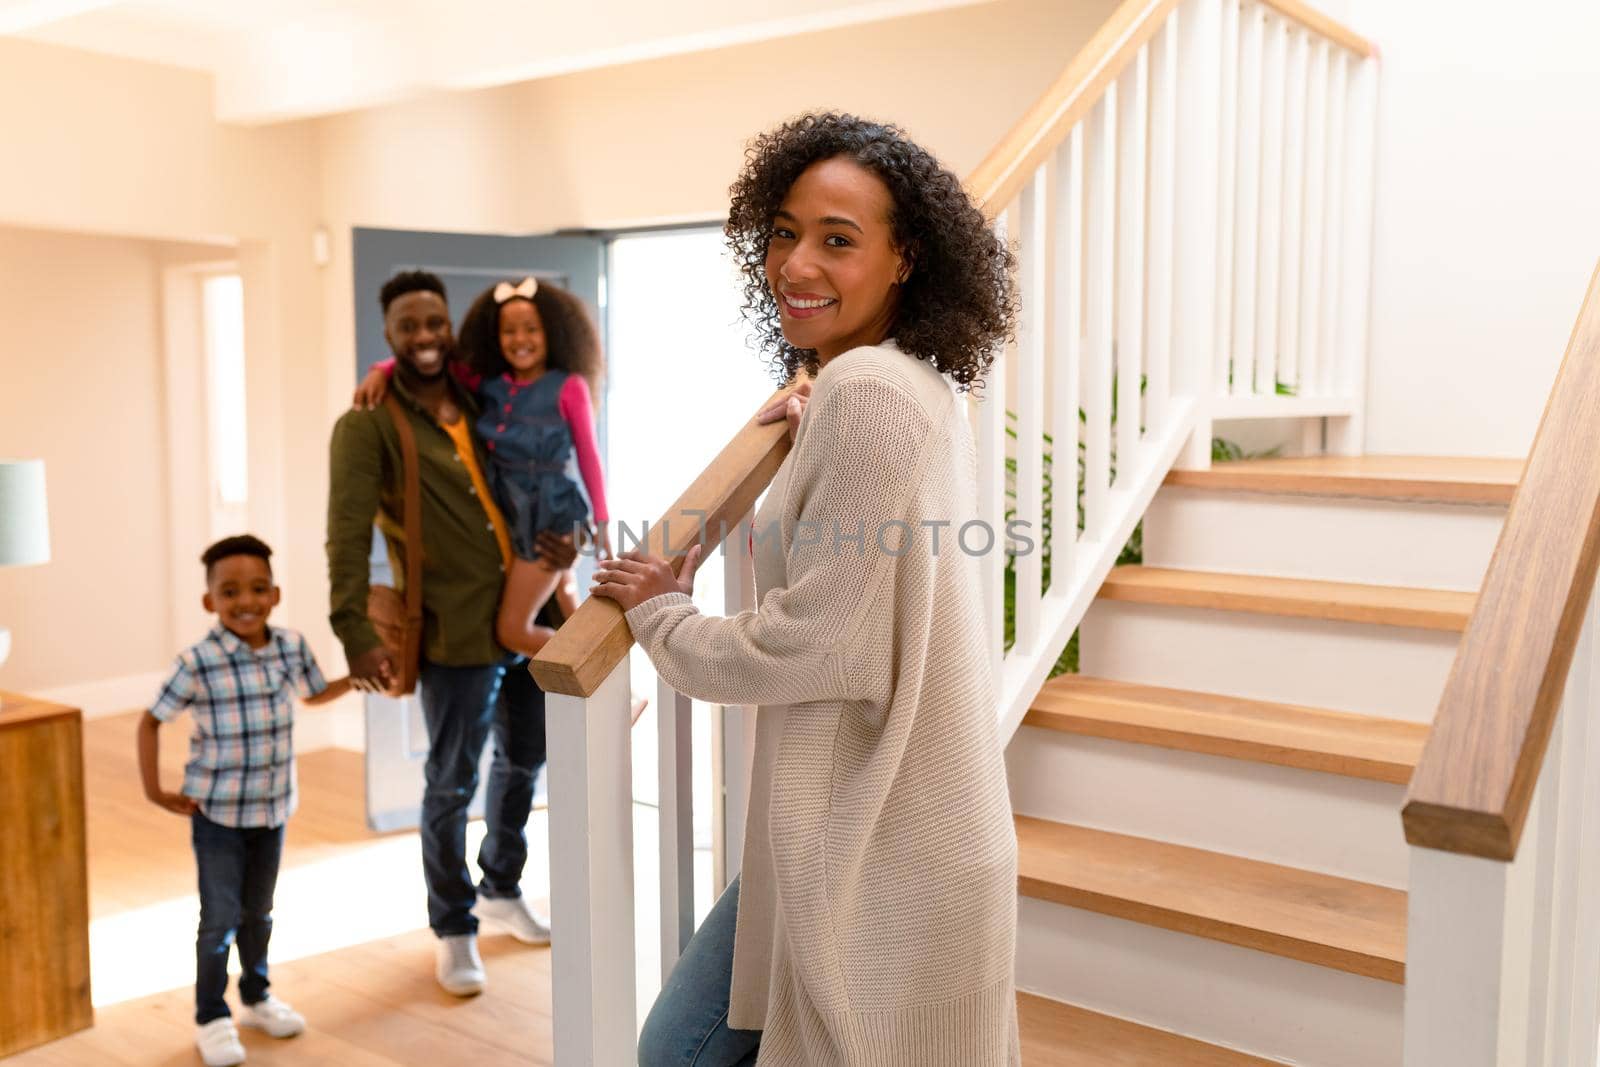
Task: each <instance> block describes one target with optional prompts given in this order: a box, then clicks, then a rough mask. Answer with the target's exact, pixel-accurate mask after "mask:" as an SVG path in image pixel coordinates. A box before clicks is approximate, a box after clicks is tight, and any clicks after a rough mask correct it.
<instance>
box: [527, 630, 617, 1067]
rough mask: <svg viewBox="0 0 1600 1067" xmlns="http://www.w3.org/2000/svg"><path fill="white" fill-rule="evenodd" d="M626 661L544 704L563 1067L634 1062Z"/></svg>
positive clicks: (554, 972)
mask: <svg viewBox="0 0 1600 1067" xmlns="http://www.w3.org/2000/svg"><path fill="white" fill-rule="evenodd" d="M629 703H630V690H629V685H628V660H627V658H626V657H624V658H623V660H622V662H621V663H619V664H617V666H616V667H615V668H614V669H613V670H612V672H611V674H610V675H608V676H607V677H606V680H605V681H604V682H602V683H601V685H600V688H599V689H598V690H596V691H595V694H594V695H593V696H591V697H589V698H587V699H584V698H582V697H571V696H561V695H557V694H551V695H550V696H549V697H547V698H546V714H545V724H546V726H545V734H546V740H547V744H548V760H549V768H548V773H549V776H550V925H551V975H550V985H551V997H552V1001H553V1012H554V1019H553V1023H554V1027H553V1028H554V1031H555V1058H556V1062H557V1063H559V1064H561V1065H562V1067H613V1065H616V1064H626V1063H633V1062H634V1060H635V1055H636V1047H635V1039H636V1032H637V1030H638V1024H637V1021H636V1015H637V1012H638V1007H637V1000H636V993H635V989H634V985H635V977H634V972H635V955H634V924H633V786H632V782H633V775H632V757H631V753H630V750H629V727H630V725H631V722H630V715H629Z"/></svg>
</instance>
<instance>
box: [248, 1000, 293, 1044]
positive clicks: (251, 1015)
mask: <svg viewBox="0 0 1600 1067" xmlns="http://www.w3.org/2000/svg"><path fill="white" fill-rule="evenodd" d="M243 1022H244V1024H245V1025H246V1026H253V1027H255V1028H256V1029H257V1030H261V1031H264V1032H265V1033H266V1034H267V1036H269V1037H293V1036H294V1035H296V1034H299V1033H303V1032H304V1031H305V1028H306V1021H305V1018H304V1017H303V1016H302V1015H301V1014H300V1013H299V1012H297V1011H295V1010H294V1009H293V1008H291V1007H290V1006H289V1005H287V1004H285V1003H284V1002H283V1001H281V1000H279V999H278V998H277V997H275V996H273V995H272V994H271V993H268V994H267V998H266V999H265V1000H260V1001H257V1002H256V1003H254V1004H246V1005H245V1006H244V1019H243Z"/></svg>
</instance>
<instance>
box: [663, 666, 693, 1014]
mask: <svg viewBox="0 0 1600 1067" xmlns="http://www.w3.org/2000/svg"><path fill="white" fill-rule="evenodd" d="M693 707H694V705H693V702H692V701H691V700H690V699H689V698H688V697H686V696H684V695H683V694H682V693H680V692H678V691H677V690H675V689H673V688H672V686H670V685H668V684H667V682H666V680H665V679H657V681H656V727H657V740H656V757H657V780H658V782H659V807H658V809H657V812H656V816H657V820H658V827H659V832H660V837H659V841H660V852H661V980H662V981H663V982H665V981H666V980H667V976H668V975H669V974H671V973H672V967H673V964H675V963H677V962H678V956H679V955H681V954H682V952H683V947H684V946H685V945H687V944H688V943H689V938H690V936H691V935H693V934H694V741H693V737H694V735H693V719H692V714H693Z"/></svg>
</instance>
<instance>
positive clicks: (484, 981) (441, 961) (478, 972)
mask: <svg viewBox="0 0 1600 1067" xmlns="http://www.w3.org/2000/svg"><path fill="white" fill-rule="evenodd" d="M435 953H436V955H435V960H434V971H433V973H434V976H435V977H436V978H438V979H439V985H441V986H442V987H444V991H445V992H446V993H451V994H454V995H455V996H458V997H475V996H477V995H478V994H479V993H482V992H483V989H484V987H485V986H486V985H488V984H489V978H488V975H486V974H484V973H483V959H482V958H481V957H479V955H478V935H477V934H457V935H456V936H454V937H441V938H440V939H439V947H438V948H437V949H436V950H435Z"/></svg>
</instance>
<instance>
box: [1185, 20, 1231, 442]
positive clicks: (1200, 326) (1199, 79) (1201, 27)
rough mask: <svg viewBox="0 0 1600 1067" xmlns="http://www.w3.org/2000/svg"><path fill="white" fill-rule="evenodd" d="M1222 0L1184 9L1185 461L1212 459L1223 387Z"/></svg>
mask: <svg viewBox="0 0 1600 1067" xmlns="http://www.w3.org/2000/svg"><path fill="white" fill-rule="evenodd" d="M1222 2H1223V0H1189V2H1188V3H1186V4H1182V5H1180V6H1179V8H1178V14H1177V18H1178V19H1179V22H1178V63H1177V78H1178V91H1177V107H1178V112H1177V119H1176V125H1177V144H1176V153H1177V159H1176V163H1175V170H1176V173H1177V174H1179V175H1181V176H1182V180H1181V181H1179V182H1177V183H1176V189H1175V196H1176V207H1175V209H1174V211H1173V222H1174V232H1173V242H1174V248H1173V266H1174V273H1173V292H1172V385H1173V392H1174V393H1176V394H1178V395H1181V396H1192V397H1194V398H1195V426H1194V432H1193V433H1192V434H1190V436H1189V443H1188V445H1186V446H1185V448H1184V451H1183V453H1182V455H1180V456H1179V457H1178V466H1180V467H1189V468H1205V467H1209V466H1210V465H1211V412H1210V405H1211V400H1212V398H1213V397H1214V396H1215V395H1216V392H1217V387H1218V385H1217V383H1218V381H1219V380H1220V379H1218V378H1217V377H1216V373H1217V372H1216V369H1215V368H1216V365H1217V359H1218V357H1219V351H1218V348H1217V339H1216V335H1215V331H1216V314H1217V303H1218V292H1217V285H1218V272H1217V266H1218V257H1219V253H1218V248H1217V240H1218V220H1217V209H1218V206H1219V193H1218V182H1219V173H1220V169H1221V166H1222V153H1221V151H1220V148H1219V137H1220V131H1219V124H1220V115H1221V104H1220V95H1221V92H1222V48H1223V44H1222V39H1221V25H1222Z"/></svg>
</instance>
